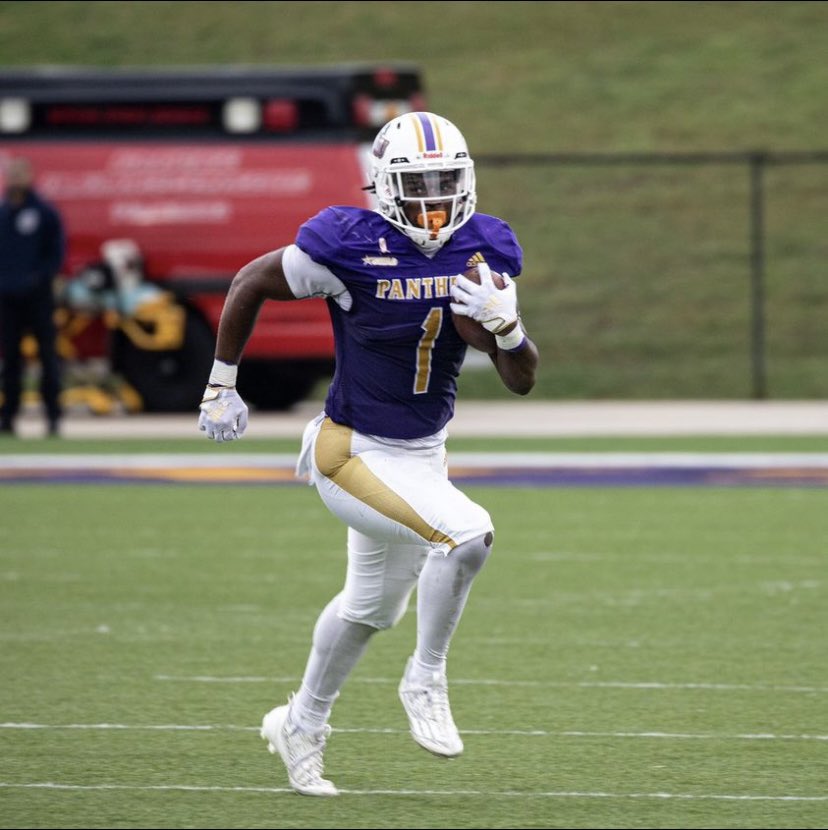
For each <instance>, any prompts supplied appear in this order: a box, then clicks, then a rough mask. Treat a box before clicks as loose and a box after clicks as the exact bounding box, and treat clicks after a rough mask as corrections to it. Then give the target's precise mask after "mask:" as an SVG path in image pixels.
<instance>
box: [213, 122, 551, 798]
mask: <svg viewBox="0 0 828 830" xmlns="http://www.w3.org/2000/svg"><path fill="white" fill-rule="evenodd" d="M371 162H372V166H371V179H372V189H373V190H374V192H375V194H376V198H377V201H378V208H377V209H376V210H367V209H363V208H357V207H329V208H326V209H325V210H323V211H322V212H321V213H319V214H318V215H317V216H314V217H313V218H312V219H310V220H308V221H307V222H306V223H305V224H304V225H302V226H301V228H300V229H299V231H298V234H297V236H296V241H295V243H294V244H292V245H288V246H287V247H284V248H280V249H279V250H277V251H273V252H271V253H268V254H265V255H264V256H262V257H260V258H259V259H256V260H254V261H252V262H250V263H249V264H247V265H246V266H244V267H243V268H242V269H241V270H240V271H239V273H238V274H237V275H236V277H235V278H234V280H233V283H232V285H231V287H230V290H229V293H228V296H227V300H226V303H225V306H224V311H223V313H222V316H221V322H220V325H219V331H218V342H217V346H216V354H215V357H216V359H215V363H214V366H213V370H212V373H211V375H210V378H209V383H208V385H207V388H206V391H205V394H204V401H203V402H202V404H201V407H200V409H201V414H200V416H199V427H200V429H202V430H204V431H206V433H207V436H208V437H209V438H212V439H214V440H216V441H218V442H221V441H230V440H233V439H236V438H240V437H241V436H242V434H243V433H244V431H245V428H246V426H247V407H246V406H245V404H244V402H243V401H242V400H241V398H240V397H239V395H238V394H237V392H236V390H235V383H236V367H237V366H238V363H239V361H240V359H241V357H242V352H243V349H244V346H245V343H246V342H247V339H248V337H249V335H250V333H251V331H252V329H253V326H254V323H255V320H256V315H257V313H258V310H259V308H260V307H261V305H262V303H263V302H264V300H266V299H271V300H296V299H301V298H304V297H325V298H327V302H328V308H329V310H330V315H331V320H332V323H333V331H334V337H335V341H336V371H335V374H334V377H333V381H332V382H331V386H330V389H329V391H328V396H327V399H326V401H325V407H324V412H322V413H321V414H320V415H319V416H318V417H317V418H315V419H314V420H313V421H312V422H311V423H310V424H308V426H307V428H306V430H305V433H304V437H303V442H302V451H301V453H300V457H299V464H298V467H297V472H298V473H299V475H307V476H309V477H310V478H311V480H312V482H313V484H315V485H316V488H317V490H318V492H319V495H320V496H321V498H322V500H323V501H324V503H325V504H326V505H327V507H328V508H329V509H330V510H331V512H333V513H334V514H335V515H336V516H338V517H339V518H340V519H342V521H343V522H344V523H345V524H346V525H347V526H348V544H347V555H348V566H347V573H346V578H345V585H344V587H343V589H342V591H341V592H340V593H339V594H338V595H337V596H336V597H334V598H333V599H332V600H331V602H330V603H329V604H328V606H327V607H326V608H325V609H324V610H323V611H322V613H321V615H320V617H319V619H318V621H317V623H316V627H315V629H314V632H313V640H312V646H311V651H310V657H309V659H308V663H307V666H306V668H305V673H304V676H303V678H302V683H301V686H300V688H299V690H298V691H297V692H296V693H295V695H291V696H290V698H289V701H288V703H287V705H283V706H277V707H276V708H274V709H273V710H272V711H270V712H268V713H267V714H266V715H265V716H264V719H263V721H262V728H261V735H262V737H263V738H264V739H265V740H266V741H267V742H268V746H269V749H270V751H271V752H274V753H276V752H278V754H279V755H280V756H281V758H282V760H283V761H284V763H285V766H286V767H287V772H288V778H289V780H290V784H291V786H292V787H293V788H294V789H295V790H296V791H297V792H300V793H304V794H306V795H319V796H330V795H336V794H337V789H336V787H335V786H334V784H333V783H332V782H331V781H329V780H327V779H326V778H325V777H324V770H323V751H324V749H325V742H326V738H327V736H328V734H329V733H330V727H329V726H328V720H329V717H330V713H331V707H332V706H333V703H334V700H335V699H336V697H337V695H338V693H339V690H340V688H341V687H342V685H343V683H344V682H345V680H346V678H347V677H348V675H349V673H350V672H351V670H352V669H353V668H354V666H355V665H356V663H357V661H358V660H359V659H360V657H361V655H362V654H363V652H364V650H365V648H366V646H367V645H368V641H369V640H370V639H371V637H372V636H373V635H374V634H375V633H376V632H377V631H380V630H383V629H387V628H391V627H392V626H393V625H394V624H395V623H396V622H397V621H398V620H399V619H400V618H401V617H402V615H403V613H404V612H405V609H406V607H407V605H408V601H409V597H410V596H411V594H412V592H413V590H414V588H415V587H416V588H417V640H416V646H415V649H414V652H413V654H412V655H411V656H410V658H409V659H408V662H407V665H406V666H405V668H404V670H403V672H402V679H401V681H400V684H399V689H398V692H399V697H400V700H401V701H402V705H403V708H404V709H405V712H406V714H407V716H408V721H409V725H410V729H411V735H412V737H413V738H414V740H415V741H416V742H417V743H418V744H420V745H421V746H422V747H424V748H425V749H427V750H429V751H430V752H432V753H434V754H436V755H441V756H448V757H450V756H455V755H459V754H460V753H461V752H462V751H463V741H462V740H461V738H460V735H459V733H458V730H457V727H456V725H455V723H454V720H453V718H452V714H451V709H450V707H449V700H448V690H447V681H446V655H447V653H448V649H449V644H450V642H451V638H452V635H453V633H454V631H455V629H456V627H457V624H458V622H459V620H460V615H461V614H462V612H463V608H464V606H465V604H466V599H467V597H468V595H469V590H470V588H471V585H472V581H473V580H474V577H475V575H476V574H477V573H478V571H479V570H480V568H481V567H482V566H483V563H484V562H485V561H486V558H487V557H488V556H489V553H490V551H491V548H492V541H493V539H494V528H493V526H492V522H491V519H490V517H489V514H488V513H487V512H486V510H485V509H484V508H483V507H481V506H480V505H478V504H475V503H474V502H473V501H471V499H469V498H468V497H467V496H466V495H464V494H463V493H461V492H460V491H459V490H458V489H456V488H455V487H454V486H453V485H452V484H451V482H450V481H449V480H448V477H447V472H446V454H445V440H446V434H447V432H446V425H447V424H448V422H449V421H450V419H451V417H452V415H453V412H454V401H455V396H456V391H457V384H456V379H457V376H458V374H459V371H460V366H461V364H462V362H463V357H464V355H465V351H466V343H465V342H464V341H463V340H462V339H461V337H460V336H459V335H458V333H457V330H456V328H455V326H454V323H453V317H454V315H459V316H462V317H466V318H470V319H471V320H474V321H477V322H478V323H479V324H480V325H481V326H482V327H483V328H485V329H486V330H488V331H490V332H492V333H494V335H495V339H496V348H495V350H494V351H493V352H492V354H491V359H492V362H493V363H494V366H495V368H496V370H497V372H498V374H499V376H500V377H501V379H502V381H503V383H504V384H505V386H506V387H507V388H508V389H510V390H511V391H513V392H515V393H517V394H520V395H524V394H526V393H528V392H529V391H530V390H531V388H532V386H533V385H534V381H535V371H536V367H537V363H538V352H537V349H536V347H535V345H534V344H533V343H532V341H531V340H530V339H529V338H528V336H527V335H526V333H525V331H524V329H523V326H522V324H521V321H520V319H519V317H518V309H517V298H516V293H515V284H514V282H513V281H512V279H511V278H510V277H513V276H517V275H518V274H519V273H520V270H521V266H522V252H521V248H520V246H519V244H518V242H517V240H516V238H515V236H514V234H513V232H512V230H511V229H510V228H509V226H508V225H507V224H506V223H505V222H503V221H501V220H500V219H497V218H495V217H493V216H486V215H484V214H480V213H476V212H475V203H476V194H475V176H474V164H473V162H472V159H471V157H470V156H469V152H468V148H467V145H466V141H465V140H464V138H463V136H462V134H461V133H460V131H459V130H458V129H457V127H455V126H454V124H452V123H451V122H450V121H448V120H446V119H445V118H442V117H440V116H438V115H434V114H432V113H427V112H416V113H409V114H406V115H403V116H400V117H399V118H396V119H394V120H393V121H390V122H389V123H388V124H386V125H385V127H383V129H382V130H381V131H380V133H379V134H378V136H377V137H376V140H375V141H374V144H373V150H372V156H371ZM473 266H477V267H478V273H479V276H480V282H479V284H478V283H477V282H476V281H473V280H471V279H468V278H466V277H465V276H463V275H462V274H463V272H465V271H468V270H469V269H470V268H471V267H473ZM492 271H495V272H498V273H500V274H502V275H503V280H504V283H505V284H504V285H503V287H502V288H498V287H497V286H496V285H495V283H494V281H493V279H492V276H491V272H492Z"/></svg>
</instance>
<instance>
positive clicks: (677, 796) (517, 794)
mask: <svg viewBox="0 0 828 830" xmlns="http://www.w3.org/2000/svg"><path fill="white" fill-rule="evenodd" d="M0 789H23V790H28V789H40V790H69V791H78V790H84V791H89V790H92V791H94V790H102V791H109V790H130V791H145V792H146V791H150V792H168V791H175V792H198V793H207V792H219V793H251V794H268V795H273V794H276V795H280V794H285V793H291V792H293V791H292V790H290V789H288V788H286V787H220V786H198V785H189V784H144V785H141V784H60V783H56V782H54V781H44V782H30V783H21V784H15V783H11V782H6V781H0ZM339 792H340V793H341V794H342V795H358V796H383V795H387V796H412V795H419V796H423V795H425V796H438V797H446V796H455V797H457V796H459V797H470V796H482V797H484V798H523V799H525V798H582V799H595V798H611V799H657V800H660V801H664V800H670V799H673V800H680V801H778V802H789V803H796V802H824V801H828V795H765V794H759V795H747V794H730V793H609V792H569V791H565V790H564V791H555V790H545V791H544V790H500V791H498V790H345V789H341V790H340V791H339Z"/></svg>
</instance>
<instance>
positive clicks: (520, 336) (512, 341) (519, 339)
mask: <svg viewBox="0 0 828 830" xmlns="http://www.w3.org/2000/svg"><path fill="white" fill-rule="evenodd" d="M525 340H526V335H525V334H524V333H523V329H522V328H521V325H520V323H518V324H517V325H516V326H515V327H514V328H513V329H512V330H511V331H510V332H509V333H508V334H496V335H495V342H496V343H497V348H498V349H500V350H501V351H504V352H515V351H517V350H518V349H519V348H520V347H521V346H523V343H524V341H525Z"/></svg>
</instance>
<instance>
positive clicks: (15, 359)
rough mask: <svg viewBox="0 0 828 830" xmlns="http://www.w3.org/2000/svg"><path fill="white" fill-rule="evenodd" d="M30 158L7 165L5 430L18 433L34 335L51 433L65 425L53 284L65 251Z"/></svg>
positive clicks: (2, 288) (0, 303)
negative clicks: (26, 346) (27, 341)
mask: <svg viewBox="0 0 828 830" xmlns="http://www.w3.org/2000/svg"><path fill="white" fill-rule="evenodd" d="M33 181H34V172H33V170H32V166H31V164H30V162H29V161H28V160H27V159H24V158H13V159H11V160H10V161H9V162H8V163H7V164H6V169H5V188H6V189H5V197H4V199H3V201H2V202H0V338H1V339H0V348H2V353H3V406H2V409H0V432H3V433H13V432H14V421H15V418H16V417H17V414H18V411H19V409H20V395H21V388H22V376H23V357H22V353H21V343H22V340H23V337H24V335H25V334H26V333H27V332H31V333H32V334H33V335H34V337H35V339H36V340H37V347H38V354H39V359H40V364H41V384H40V387H41V394H42V396H43V404H44V406H45V409H46V417H47V419H48V430H49V434H50V435H57V434H58V431H59V427H60V418H61V408H60V363H59V361H58V355H57V350H56V339H57V331H56V328H55V323H54V297H53V292H52V282H53V280H54V278H55V275H56V274H57V272H58V270H59V269H60V266H61V263H62V262H63V257H64V254H65V250H66V243H65V237H64V231H63V223H62V221H61V217H60V214H59V213H58V211H57V210H56V209H55V207H54V206H53V205H51V204H49V202H47V201H45V200H44V199H43V198H41V197H40V196H39V195H38V194H37V192H36V191H35V190H34V188H33Z"/></svg>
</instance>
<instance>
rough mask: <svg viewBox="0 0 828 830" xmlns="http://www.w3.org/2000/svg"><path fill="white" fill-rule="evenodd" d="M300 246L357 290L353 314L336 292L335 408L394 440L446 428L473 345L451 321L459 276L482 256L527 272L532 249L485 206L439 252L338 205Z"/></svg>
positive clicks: (338, 415)
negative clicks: (430, 253) (429, 252)
mask: <svg viewBox="0 0 828 830" xmlns="http://www.w3.org/2000/svg"><path fill="white" fill-rule="evenodd" d="M296 244H297V245H298V246H299V247H300V248H301V249H302V250H303V251H304V252H305V253H307V254H308V256H310V257H311V259H313V260H315V261H316V262H318V263H320V264H321V265H324V266H326V267H327V268H329V269H330V270H331V271H332V272H333V273H334V274H336V276H337V277H339V279H341V280H342V282H343V283H344V284H345V286H346V287H347V289H348V291H349V292H350V293H351V296H352V297H353V306H352V307H351V309H350V311H347V312H345V311H343V310H342V309H341V308H340V307H339V306H338V305H337V304H336V303H334V302H333V301H332V300H328V309H329V311H330V314H331V321H332V323H333V331H334V339H335V342H336V372H335V374H334V378H333V381H332V383H331V386H330V389H329V391H328V397H327V400H326V402H325V411H326V412H327V414H328V415H329V416H330V417H331V418H332V419H333V420H334V421H336V422H337V423H340V424H344V425H346V426H350V427H353V428H354V429H356V430H357V431H359V432H362V433H365V434H368V435H379V436H382V437H385V438H422V437H424V436H426V435H432V434H434V433H435V432H438V431H439V430H441V429H442V428H443V427H444V426H445V425H446V424H447V423H448V422H449V420H451V417H452V415H453V414H454V399H455V397H456V394H457V376H458V374H459V373H460V367H461V365H462V363H463V357H464V356H465V353H466V344H465V343H464V342H463V341H462V340H461V339H460V336H459V335H458V334H457V331H456V330H455V328H454V325H453V323H452V319H451V309H450V307H449V303H450V302H451V295H450V293H449V288H450V286H451V278H452V277H453V276H455V275H457V274H462V273H463V272H464V271H466V270H468V269H469V268H471V267H472V266H473V265H475V264H476V263H478V262H480V261H481V260H484V261H485V262H486V263H488V265H489V266H490V267H491V269H492V270H493V271H497V272H499V273H503V272H504V271H505V272H506V273H508V274H509V275H510V276H513V277H514V276H517V275H518V274H519V273H520V270H521V266H522V261H523V255H522V251H521V248H520V245H519V244H518V242H517V239H516V238H515V235H514V233H513V232H512V229H511V228H510V227H509V226H508V225H507V224H506V223H505V222H503V221H502V220H500V219H497V218H495V217H494V216H486V215H485V214H480V213H476V214H475V215H474V216H472V218H471V219H470V220H469V221H468V222H467V223H466V224H465V225H463V227H462V228H460V229H459V230H458V231H456V232H455V233H454V235H453V236H452V237H451V239H450V240H449V241H448V242H447V243H446V244H445V245H444V246H443V247H442V248H441V249H440V251H439V252H438V253H437V255H436V256H434V257H433V258H429V257H427V256H425V254H423V253H421V252H420V251H419V249H418V248H416V247H415V245H414V244H413V243H412V242H411V240H409V238H408V237H407V236H405V234H403V233H401V232H400V231H398V230H397V229H396V228H395V227H394V226H393V225H391V224H390V223H389V222H386V221H385V219H384V218H383V217H382V216H380V214H378V213H376V212H374V211H370V210H365V209H362V208H356V207H329V208H326V209H325V210H323V211H322V212H321V213H319V214H317V215H316V216H314V217H313V218H312V219H310V220H308V221H307V222H305V224H304V225H302V227H301V228H300V229H299V233H298V235H297V237H296Z"/></svg>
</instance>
